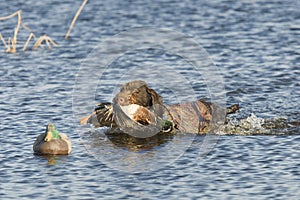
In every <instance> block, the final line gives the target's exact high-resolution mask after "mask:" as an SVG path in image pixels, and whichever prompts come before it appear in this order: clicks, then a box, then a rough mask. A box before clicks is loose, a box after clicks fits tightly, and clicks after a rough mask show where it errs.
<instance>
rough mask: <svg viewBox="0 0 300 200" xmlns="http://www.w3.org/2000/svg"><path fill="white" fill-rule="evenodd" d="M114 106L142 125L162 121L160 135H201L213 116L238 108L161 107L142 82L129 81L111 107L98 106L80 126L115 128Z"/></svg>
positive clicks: (207, 105)
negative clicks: (178, 133) (173, 133)
mask: <svg viewBox="0 0 300 200" xmlns="http://www.w3.org/2000/svg"><path fill="white" fill-rule="evenodd" d="M114 104H115V105H118V106H119V107H120V108H121V109H122V111H123V112H124V113H125V114H126V115H127V116H128V117H129V118H131V119H132V120H133V121H135V122H138V123H140V124H142V125H145V126H147V125H150V124H155V123H156V124H157V122H159V123H161V122H162V123H163V127H164V128H163V130H162V131H163V132H165V131H166V130H168V131H180V132H187V133H200V134H203V133H206V132H207V131H208V130H209V129H210V124H211V122H212V121H213V118H212V117H213V116H216V115H223V116H225V115H226V114H230V113H234V112H236V111H237V110H238V109H239V106H238V105H236V104H235V105H233V106H231V107H229V108H227V109H222V108H220V107H218V106H216V105H214V104H212V103H209V102H205V101H204V100H197V101H196V102H184V103H179V104H172V105H164V104H163V100H162V97H161V96H160V95H159V94H157V93H156V92H155V90H153V89H151V88H149V87H148V86H147V84H146V83H145V82H144V81H132V82H129V83H126V84H124V85H123V86H122V87H121V89H120V92H119V93H118V94H117V95H116V97H115V98H114V99H113V104H112V103H110V102H106V103H99V104H98V106H97V107H96V108H95V110H94V111H93V112H92V113H91V114H90V115H88V116H86V117H83V118H82V119H81V120H80V123H81V124H87V123H88V124H93V125H94V126H95V127H102V126H107V127H112V128H113V127H117V126H118V125H117V123H116V116H115V115H117V116H118V113H116V112H114V108H113V107H114ZM213 113H214V115H213ZM155 119H160V120H155ZM170 126H172V127H170Z"/></svg>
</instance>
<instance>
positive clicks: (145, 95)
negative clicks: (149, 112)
mask: <svg viewBox="0 0 300 200" xmlns="http://www.w3.org/2000/svg"><path fill="white" fill-rule="evenodd" d="M114 102H115V103H118V104H119V105H120V106H127V105H130V104H137V105H140V106H144V107H146V108H151V107H152V106H155V105H157V104H158V105H163V100H162V97H161V96H160V95H159V94H157V93H156V92H155V90H153V89H151V88H149V87H148V86H147V84H146V83H145V82H144V81H131V82H129V83H125V84H124V85H123V86H122V87H121V89H120V92H119V93H118V94H117V95H116V97H115V98H114Z"/></svg>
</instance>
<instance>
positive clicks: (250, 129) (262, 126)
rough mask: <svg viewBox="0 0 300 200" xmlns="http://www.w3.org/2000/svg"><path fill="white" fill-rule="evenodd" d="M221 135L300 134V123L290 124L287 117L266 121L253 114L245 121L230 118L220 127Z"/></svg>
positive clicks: (219, 132)
mask: <svg viewBox="0 0 300 200" xmlns="http://www.w3.org/2000/svg"><path fill="white" fill-rule="evenodd" d="M217 133H218V134H220V135H257V134H259V135H289V134H297V133H298V134H299V123H297V122H289V121H288V119H287V118H285V117H275V118H271V119H265V118H261V117H257V116H256V115H255V114H253V113H251V114H250V116H249V117H247V118H245V119H236V118H228V119H227V123H226V124H224V125H222V126H220V127H219V130H218V132H217Z"/></svg>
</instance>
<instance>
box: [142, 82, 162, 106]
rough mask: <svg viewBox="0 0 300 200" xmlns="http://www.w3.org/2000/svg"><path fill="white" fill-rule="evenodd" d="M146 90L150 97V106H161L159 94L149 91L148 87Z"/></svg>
mask: <svg viewBox="0 0 300 200" xmlns="http://www.w3.org/2000/svg"><path fill="white" fill-rule="evenodd" d="M146 89H147V92H148V94H150V96H151V103H152V105H151V106H153V105H155V104H159V105H162V104H163V100H162V97H161V96H160V95H159V94H157V93H156V92H155V90H153V89H150V88H148V87H147V88H146Z"/></svg>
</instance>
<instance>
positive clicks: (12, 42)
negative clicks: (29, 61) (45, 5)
mask: <svg viewBox="0 0 300 200" xmlns="http://www.w3.org/2000/svg"><path fill="white" fill-rule="evenodd" d="M87 2H88V0H83V2H82V4H81V6H80V7H79V9H78V10H77V12H76V14H75V15H74V17H73V19H72V22H71V24H70V26H69V29H68V31H67V33H66V35H65V37H64V39H68V38H69V36H70V33H71V31H72V29H73V27H74V25H75V23H76V21H77V19H78V16H79V15H80V13H81V11H82V10H83V8H84V6H85V5H86V4H87ZM14 17H17V25H16V26H15V28H14V33H13V37H8V39H7V40H5V38H4V37H3V36H2V34H1V32H0V40H1V42H2V44H3V45H4V47H5V52H6V53H16V52H17V51H18V50H19V48H17V43H18V39H17V38H18V34H19V32H20V30H23V29H24V30H27V31H29V32H30V33H29V35H28V37H27V40H26V42H25V43H24V44H23V46H22V51H26V50H28V49H31V50H36V49H38V48H39V47H41V48H44V45H46V47H47V48H48V49H52V47H57V46H58V43H57V42H55V41H54V40H53V39H52V38H51V37H50V36H48V35H47V34H44V35H42V36H39V37H38V36H36V34H35V33H34V32H33V31H32V30H31V29H30V28H29V27H28V26H27V25H26V24H25V23H24V22H23V21H22V10H18V11H16V12H15V13H12V14H10V15H7V16H4V17H0V21H4V20H8V19H11V18H14ZM32 40H33V41H34V43H33V45H32V46H31V47H29V43H30V41H32Z"/></svg>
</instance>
